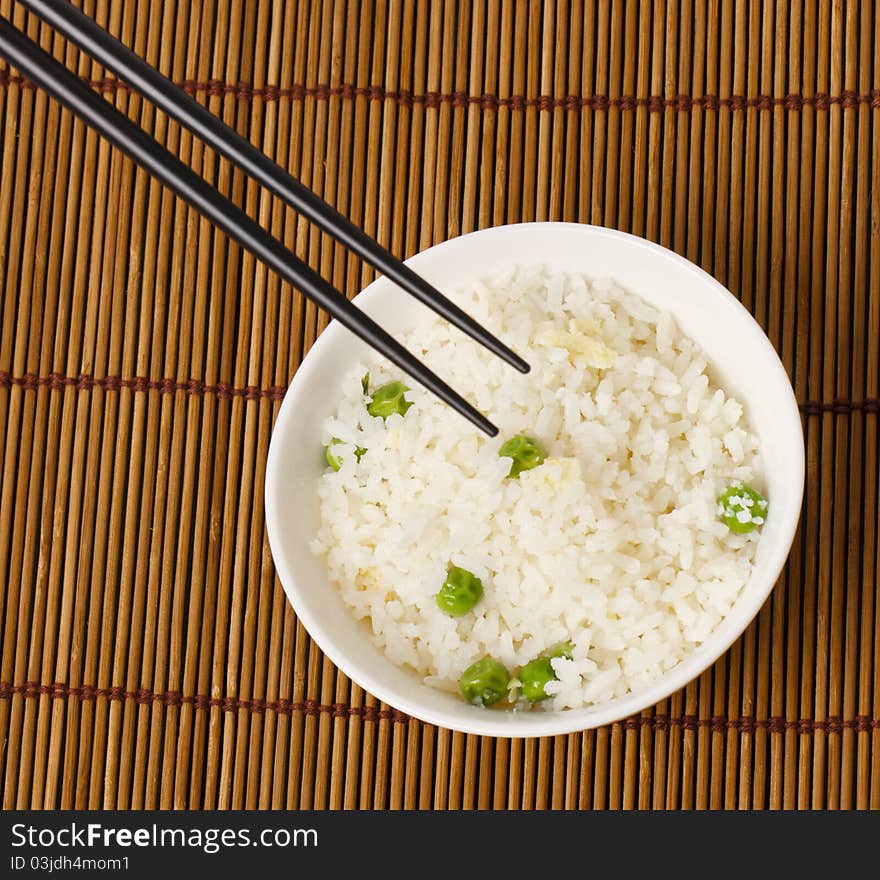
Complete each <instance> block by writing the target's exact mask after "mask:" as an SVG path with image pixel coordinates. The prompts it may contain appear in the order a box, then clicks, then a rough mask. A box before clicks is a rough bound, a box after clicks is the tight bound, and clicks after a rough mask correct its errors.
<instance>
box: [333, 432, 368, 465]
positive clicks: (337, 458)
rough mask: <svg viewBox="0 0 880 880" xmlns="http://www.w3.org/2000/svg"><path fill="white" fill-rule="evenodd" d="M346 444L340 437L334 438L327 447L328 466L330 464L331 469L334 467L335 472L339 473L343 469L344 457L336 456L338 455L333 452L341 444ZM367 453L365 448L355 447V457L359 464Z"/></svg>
mask: <svg viewBox="0 0 880 880" xmlns="http://www.w3.org/2000/svg"><path fill="white" fill-rule="evenodd" d="M344 442H345V441H344V440H340V439H339V438H338V437H334V438H333V439H332V440H331V441H330V442H329V443H328V444H327V447H326V456H327V464H329V465H330V467H332V468H333V470H334V471H338V470H339V468H341V467H342V456H341V455H336V453H335V452H333V447H334V446H338V445H339V444H340V443H344ZM366 451H367V450H366V449H364V447H363V446H355V448H354V457H355V458H356V459H357V460H358V462H360V460H361V458H362V457H363V455H364V453H365V452H366Z"/></svg>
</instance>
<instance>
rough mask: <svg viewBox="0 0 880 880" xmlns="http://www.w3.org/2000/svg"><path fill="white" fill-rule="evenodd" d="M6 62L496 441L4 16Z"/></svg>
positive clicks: (488, 427) (482, 421) (336, 295)
mask: <svg viewBox="0 0 880 880" xmlns="http://www.w3.org/2000/svg"><path fill="white" fill-rule="evenodd" d="M0 56H2V57H3V58H5V59H6V60H7V61H8V62H9V63H10V64H11V65H12V66H14V67H16V68H18V70H19V71H20V72H21V73H22V74H24V76H26V77H27V78H28V79H29V80H31V81H32V82H34V83H36V84H37V85H38V86H40V88H42V89H43V90H44V91H46V92H47V93H48V94H49V95H51V96H52V97H53V98H55V99H56V100H57V101H58V102H59V103H61V104H62V105H63V106H64V107H66V108H67V109H68V110H70V111H71V112H72V113H73V114H74V115H75V116H78V117H79V118H80V119H82V120H83V121H84V122H85V123H86V124H87V125H89V126H90V127H91V128H94V129H95V130H96V131H97V132H98V133H99V134H101V135H102V136H103V137H105V138H106V139H107V140H108V141H110V143H112V144H113V145H114V146H116V147H118V148H119V149H120V150H122V151H123V152H125V153H127V154H128V155H129V156H130V157H131V158H132V159H133V160H134V161H135V162H136V163H137V164H138V165H140V166H141V167H143V168H144V169H145V170H146V171H148V172H149V173H150V174H151V175H153V177H155V178H156V179H157V180H159V181H161V182H162V183H163V184H165V186H167V187H168V188H169V189H171V190H173V191H174V192H176V193H177V195H179V196H180V197H181V198H182V199H183V200H184V201H186V202H187V203H189V204H190V205H191V206H192V207H193V208H195V209H196V210H197V211H199V212H200V213H201V214H203V215H204V216H205V217H206V218H207V219H208V220H210V221H211V222H212V223H213V224H214V225H215V226H217V227H218V228H219V229H221V230H222V231H223V232H225V233H226V234H227V235H228V236H230V238H233V239H235V240H236V241H237V242H239V244H241V246H242V247H244V248H245V249H246V250H248V251H250V252H251V253H252V254H254V256H256V257H257V258H258V259H260V260H262V261H263V262H264V263H266V264H267V265H268V266H269V267H270V268H272V269H274V270H275V271H276V272H277V273H278V274H279V275H280V276H281V277H282V278H284V279H285V280H287V281H289V282H290V283H291V284H293V285H294V286H295V287H297V288H299V290H301V291H302V292H303V294H305V295H306V296H307V297H309V298H310V299H312V300H314V302H315V303H316V304H317V305H319V306H320V307H322V308H324V309H325V310H326V311H327V312H329V313H330V314H331V315H332V316H333V317H334V318H336V320H337V321H339V322H340V324H343V325H344V326H345V327H347V328H348V329H349V330H351V331H352V332H354V333H355V334H357V335H358V336H359V337H360V338H361V339H363V340H364V341H365V342H367V343H368V344H369V345H371V346H372V347H373V348H375V349H376V350H377V351H378V352H380V353H381V354H383V355H384V356H385V357H387V358H388V360H390V361H391V362H392V363H394V364H396V365H397V366H398V367H400V368H401V369H402V370H404V371H405V372H406V373H408V374H409V375H410V376H412V378H414V379H415V380H416V381H418V382H419V383H420V384H422V385H424V386H425V387H426V388H428V389H429V390H430V391H432V392H433V393H434V394H436V395H437V396H438V397H439V398H440V399H441V400H443V401H444V402H446V403H447V404H449V405H450V406H451V407H452V408H453V409H455V410H456V411H457V412H459V413H461V415H463V416H464V417H465V418H466V419H468V420H469V421H471V422H472V423H473V424H474V425H476V426H477V427H478V428H480V430H482V431H484V432H485V433H486V434H488V435H489V436H490V437H494V436H495V435H496V434H497V433H498V429H497V428H496V427H495V426H494V425H493V424H492V423H491V422H490V421H489V420H488V419H487V418H486V417H485V416H484V415H482V413H480V412H479V411H478V410H476V409H475V408H474V407H473V406H471V404H469V403H468V402H467V401H466V400H465V399H464V398H463V397H461V396H460V395H459V394H457V393H456V392H455V391H453V390H452V388H450V387H449V386H448V385H447V384H446V383H445V382H444V381H443V380H442V379H440V378H439V377H438V376H436V375H435V374H434V373H433V372H432V371H431V370H429V369H428V368H427V367H426V366H425V365H424V364H423V363H422V362H421V361H420V360H418V358H416V357H414V356H413V355H412V354H410V353H409V352H408V351H407V350H406V349H405V348H404V347H403V346H402V345H400V343H399V342H397V341H396V340H395V339H394V338H393V337H392V336H391V335H389V334H388V332H387V331H385V330H383V329H382V328H381V327H380V326H379V325H378V324H377V323H376V322H375V321H373V320H372V319H371V318H370V317H369V316H368V315H366V314H364V313H363V312H362V311H361V310H360V309H358V308H357V307H356V306H354V305H352V303H351V302H350V301H349V300H348V299H347V298H346V297H345V296H343V295H342V294H341V293H340V292H339V291H338V290H336V289H335V288H334V287H332V286H331V285H330V284H329V283H328V282H326V281H325V280H324V279H323V278H321V276H320V275H318V274H317V273H316V272H314V271H313V270H312V269H311V268H309V266H307V265H306V264H305V263H303V262H302V261H301V260H298V259H297V258H296V257H295V256H294V255H293V254H292V253H291V252H290V251H289V250H287V248H285V247H284V245H283V244H281V243H280V242H279V241H277V240H276V239H274V238H273V237H272V236H271V235H269V234H268V233H267V232H266V231H265V230H264V229H263V228H262V227H261V226H260V225H259V224H257V223H255V222H254V221H253V220H251V218H250V217H248V215H247V214H245V213H244V211H242V210H241V209H240V208H239V207H238V206H236V205H235V204H234V203H233V202H231V201H230V200H229V199H227V198H226V197H225V196H223V195H221V194H220V193H219V192H218V191H217V190H215V189H214V188H213V187H212V186H211V185H210V184H208V183H207V182H206V181H205V180H203V179H202V178H201V177H199V176H198V175H197V174H196V173H195V172H194V171H192V170H191V169H190V168H188V167H187V166H186V165H184V164H183V162H181V161H180V160H179V159H178V158H177V157H176V156H174V155H173V154H172V153H170V152H168V150H166V149H165V148H164V147H162V146H161V145H160V144H158V143H157V142H156V141H155V140H153V138H151V137H150V136H149V135H148V134H147V133H146V132H145V131H143V130H142V129H141V128H139V127H138V126H137V125H136V124H135V123H134V122H132V121H131V120H130V119H129V118H128V117H127V116H125V115H124V114H122V113H120V112H119V111H118V110H117V109H116V108H115V107H113V106H112V105H111V104H109V103H108V102H107V101H105V100H104V99H103V98H102V97H101V96H100V95H99V94H98V93H97V92H94V91H92V89H90V88H89V86H88V85H87V84H86V83H85V82H83V81H82V80H81V79H80V78H79V77H78V76H76V75H75V74H74V73H71V71H69V70H68V69H67V68H66V67H64V66H63V65H62V64H60V63H59V62H58V61H56V60H55V59H54V58H52V57H51V56H50V55H48V54H47V53H46V52H44V51H43V50H42V49H41V48H40V47H39V46H38V45H37V44H36V43H34V42H33V41H32V40H31V39H30V38H29V37H27V36H26V35H25V34H23V33H21V31H19V30H18V29H17V28H16V27H15V26H14V25H12V24H11V22H9V21H7V20H6V19H5V18H3V17H2V16H0Z"/></svg>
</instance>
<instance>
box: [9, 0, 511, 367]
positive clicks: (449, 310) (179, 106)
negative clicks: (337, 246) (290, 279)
mask: <svg viewBox="0 0 880 880" xmlns="http://www.w3.org/2000/svg"><path fill="white" fill-rule="evenodd" d="M19 2H21V4H22V6H25V7H27V8H28V9H30V10H31V11H32V12H34V13H35V14H36V15H38V16H39V17H40V18H42V19H43V20H44V21H45V22H47V23H48V24H50V25H51V26H52V27H54V28H55V29H56V30H57V31H59V32H60V33H62V34H64V36H65V37H67V38H68V39H69V40H72V41H73V42H74V43H76V44H77V45H78V46H79V47H80V48H81V49H82V50H83V51H84V52H85V53H86V54H88V55H90V56H91V57H92V58H95V59H97V60H98V61H100V62H101V64H102V65H104V67H106V68H108V69H109V70H112V71H113V72H114V73H115V74H116V75H117V76H118V77H120V78H121V79H123V80H124V81H125V82H127V83H128V84H129V85H130V86H131V87H132V88H134V89H135V90H136V91H138V92H140V94H141V95H143V96H144V97H145V98H147V99H149V100H150V101H151V102H152V103H153V104H155V105H156V106H157V107H160V108H161V109H162V110H164V111H165V113H167V114H168V115H169V116H171V117H173V118H174V119H176V120H177V121H178V122H179V123H180V124H181V125H183V126H184V127H185V128H188V129H189V130H190V131H191V132H192V133H193V134H195V135H197V136H198V137H199V138H201V139H202V140H203V141H204V142H205V143H206V144H208V145H209V146H211V147H212V148H213V149H214V150H216V151H217V152H218V153H220V154H221V155H222V156H225V157H226V158H227V159H229V161H230V162H233V163H235V164H236V165H238V166H239V167H240V168H241V169H242V170H243V171H244V172H246V173H247V174H248V175H249V176H251V177H253V178H254V180H256V181H258V182H259V183H260V184H262V185H263V186H265V187H266V188H267V189H269V190H271V191H272V192H273V193H274V194H275V195H276V196H278V198H280V199H282V201H284V202H286V203H287V204H288V205H290V206H291V207H292V208H294V209H296V210H297V211H298V212H299V213H301V214H302V215H303V216H304V217H307V218H308V219H309V220H311V221H312V222H313V223H314V224H315V225H317V226H319V227H320V228H321V229H324V230H325V231H326V232H329V233H330V234H331V235H333V236H334V238H336V239H337V240H338V241H339V242H340V243H342V244H344V245H345V246H346V247H348V248H349V249H350V250H352V251H354V252H355V253H356V254H357V255H358V256H359V257H361V259H363V260H365V261H366V262H368V263H369V264H370V265H372V266H373V267H374V268H376V269H378V270H379V271H380V272H383V273H384V274H385V275H386V276H387V277H388V278H390V279H391V280H392V281H394V282H395V283H396V284H398V285H399V286H400V287H402V288H403V289H404V290H406V291H407V293H410V294H412V295H413V296H415V297H416V298H417V299H419V300H420V301H421V302H422V303H424V304H425V305H427V306H428V307H429V308H431V309H433V310H434V311H435V312H436V313H437V314H438V315H440V316H441V317H443V318H445V319H446V320H447V321H449V322H450V323H451V324H453V325H454V326H456V327H458V328H459V329H460V330H462V331H464V332H465V333H467V334H468V335H469V336H470V337H472V338H473V339H475V340H476V341H477V342H479V343H480V344H481V345H483V346H485V347H486V348H487V349H489V351H491V352H492V353H493V354H496V355H497V356H498V357H500V358H502V359H503V360H505V361H507V363H509V364H511V365H512V366H514V367H516V369H518V370H519V371H520V372H522V373H527V372H528V371H529V365H528V363H526V361H525V360H523V359H522V358H521V357H520V356H519V355H517V354H515V353H514V352H513V351H511V350H510V349H509V348H508V347H507V346H506V345H505V344H504V343H503V342H501V341H500V340H499V339H497V338H496V337H495V336H494V335H493V334H492V333H490V332H489V331H488V330H486V329H485V328H484V327H483V326H481V325H480V324H478V323H477V322H476V321H474V320H473V319H472V318H470V317H469V316H468V315H467V314H466V313H465V312H464V311H462V309H460V308H459V307H458V306H457V305H455V303H453V302H451V301H450V300H448V299H447V298H446V297H445V296H443V294H442V293H440V291H439V290H437V289H436V288H435V287H433V286H432V285H431V284H430V283H428V282H427V281H426V280H425V279H424V278H422V277H421V276H420V275H418V274H416V273H415V272H414V271H413V270H412V269H410V267H409V266H407V265H405V264H404V263H402V262H401V261H400V260H398V259H397V258H395V257H394V256H393V255H392V254H391V253H389V252H388V251H387V250H385V248H383V247H382V246H381V245H380V244H379V243H378V242H377V241H374V240H373V239H372V238H370V237H369V236H368V235H367V234H366V233H365V232H364V231H363V230H361V229H359V228H358V227H357V226H355V225H354V223H352V222H351V221H350V220H349V219H348V218H347V217H345V216H344V215H342V214H340V213H339V211H337V210H336V209H335V208H334V207H332V206H331V205H328V204H327V202H325V201H324V200H323V199H322V198H321V197H320V196H318V195H316V194H315V193H313V192H312V191H311V190H310V189H309V188H308V187H306V186H304V185H303V184H302V183H300V182H299V181H298V180H297V179H296V178H295V177H292V176H291V175H290V174H288V172H287V171H285V170H284V169H283V168H281V166H280V165H278V164H276V163H275V162H273V161H272V160H271V159H270V158H269V157H268V156H267V155H266V154H265V153H262V152H261V151H260V150H258V149H257V148H256V147H255V146H254V145H253V144H252V143H251V142H250V141H248V140H247V139H246V138H243V137H242V136H241V135H240V134H239V133H238V132H237V131H235V129H233V128H231V127H230V126H228V125H226V123H225V122H223V120H221V119H219V118H218V117H217V116H215V115H214V114H213V113H211V111H210V110H208V108H207V107H204V106H203V105H202V104H200V103H199V102H198V101H196V100H195V98H193V97H192V95H189V94H187V93H186V92H185V91H184V90H183V89H181V88H179V87H178V86H176V85H175V84H174V83H173V82H171V80H170V79H168V78H167V77H165V76H163V75H162V74H161V73H160V72H159V71H158V70H156V68H154V67H151V66H150V65H149V64H147V62H146V61H144V60H143V58H141V57H139V56H138V55H136V54H135V53H134V52H132V51H131V49H129V48H128V47H127V46H126V45H124V44H123V43H121V42H120V41H119V40H117V39H116V38H115V37H114V36H112V35H111V34H109V33H108V32H107V31H105V30H104V29H103V28H102V27H101V26H100V25H98V24H97V23H96V22H95V21H94V20H93V19H91V18H89V17H88V16H87V15H86V14H85V13H83V12H81V11H80V10H79V9H77V8H76V7H75V6H74V5H73V4H72V3H70V2H69V0H19Z"/></svg>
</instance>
